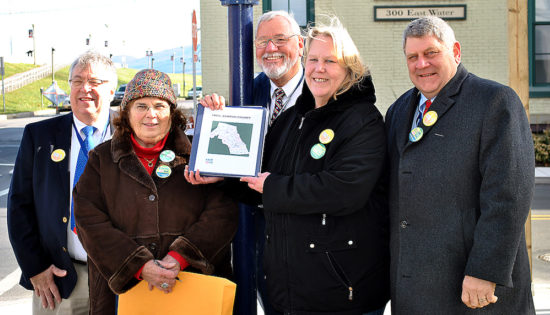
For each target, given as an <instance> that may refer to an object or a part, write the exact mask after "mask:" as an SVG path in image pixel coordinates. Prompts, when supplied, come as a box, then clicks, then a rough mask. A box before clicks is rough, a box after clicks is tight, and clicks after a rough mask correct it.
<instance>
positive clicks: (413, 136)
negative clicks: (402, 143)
mask: <svg viewBox="0 0 550 315" xmlns="http://www.w3.org/2000/svg"><path fill="white" fill-rule="evenodd" d="M422 135H424V130H422V128H420V127H416V128H414V129H413V130H411V133H409V140H411V142H416V141H418V140H420V139H421V138H422Z"/></svg>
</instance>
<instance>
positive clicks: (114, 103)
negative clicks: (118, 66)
mask: <svg viewBox="0 0 550 315" xmlns="http://www.w3.org/2000/svg"><path fill="white" fill-rule="evenodd" d="M124 91H126V84H123V85H121V86H119V88H118V90H116V92H115V96H114V97H113V100H112V101H111V106H118V105H120V102H122V98H123V97H124Z"/></svg>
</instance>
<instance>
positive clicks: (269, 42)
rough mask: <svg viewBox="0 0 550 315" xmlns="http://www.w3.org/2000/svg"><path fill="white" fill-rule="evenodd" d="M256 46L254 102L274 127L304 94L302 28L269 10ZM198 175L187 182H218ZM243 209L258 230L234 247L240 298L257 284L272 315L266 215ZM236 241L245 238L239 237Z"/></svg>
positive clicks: (212, 101) (215, 103)
mask: <svg viewBox="0 0 550 315" xmlns="http://www.w3.org/2000/svg"><path fill="white" fill-rule="evenodd" d="M254 45H255V46H256V62H258V65H259V66H260V68H261V69H262V71H263V72H262V73H260V74H259V75H258V76H257V77H256V78H255V79H254V89H253V92H252V93H253V95H252V98H253V102H252V103H253V104H254V105H260V106H263V107H266V108H268V109H269V120H270V125H271V123H272V122H273V121H274V120H275V119H276V118H277V116H278V115H279V114H280V113H282V112H283V111H285V110H287V109H288V108H290V107H292V106H294V103H295V102H296V99H297V98H298V96H300V95H301V94H302V87H303V84H304V70H303V67H302V63H301V61H300V58H301V57H302V55H303V52H304V40H303V38H302V36H301V35H300V26H299V25H298V23H297V22H296V20H295V19H294V18H293V17H292V16H290V15H289V14H288V13H287V12H285V11H270V12H266V13H264V14H263V15H262V16H261V17H260V18H259V20H258V26H257V28H256V38H255V40H254ZM201 104H202V105H203V106H205V107H209V108H212V109H220V108H222V107H223V106H224V105H225V99H224V97H223V96H220V95H217V94H212V95H206V96H205V97H204V98H203V99H202V100H201ZM198 173H199V172H197V174H193V172H189V173H188V176H187V178H188V181H189V182H190V183H192V184H204V183H209V182H212V181H215V180H216V179H213V178H212V177H210V178H204V177H200V174H198ZM240 208H241V211H245V212H249V213H252V214H253V217H254V224H255V229H256V231H255V238H254V239H250V238H246V240H245V243H244V244H238V245H236V244H235V243H234V244H233V250H234V253H235V252H237V255H235V256H234V260H233V265H234V268H235V278H236V282H237V290H238V291H237V299H240V298H244V299H246V298H248V296H250V295H252V296H253V295H254V294H255V292H256V285H257V287H258V290H259V293H260V301H261V302H262V306H263V307H264V311H265V313H266V314H270V313H271V308H270V307H269V306H268V303H266V302H267V301H266V300H265V297H266V294H265V284H264V281H263V272H262V269H263V268H262V257H261V256H262V253H263V242H264V227H265V221H264V216H263V212H262V211H261V210H259V209H258V208H257V207H251V206H248V205H245V204H241V206H240ZM241 213H242V212H241ZM239 233H244V232H243V231H242V228H241V227H239V231H238V232H237V234H239ZM235 239H242V238H241V237H239V235H237V237H235ZM239 251H248V252H249V253H251V254H247V255H244V256H246V261H240V259H235V258H238V257H242V256H243V255H239V254H238V252H239ZM250 266H252V267H250ZM251 269H255V270H251ZM254 278H256V281H254ZM254 282H256V283H254ZM243 296H244V297H243ZM251 303H252V302H251Z"/></svg>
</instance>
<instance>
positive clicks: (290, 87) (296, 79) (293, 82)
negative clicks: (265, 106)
mask: <svg viewBox="0 0 550 315" xmlns="http://www.w3.org/2000/svg"><path fill="white" fill-rule="evenodd" d="M298 62H299V61H298ZM303 73H304V69H303V67H302V65H301V64H300V68H299V69H298V72H296V74H295V75H294V76H293V77H292V79H290V80H288V82H287V83H286V84H285V85H283V86H282V87H281V88H282V89H283V91H285V97H289V96H290V95H291V94H292V92H293V91H294V90H295V89H296V86H297V85H298V84H299V83H300V79H302V75H303ZM269 83H270V84H271V90H270V93H269V95H270V96H271V98H272V99H273V93H275V89H276V88H278V86H277V85H275V83H273V81H271V80H269Z"/></svg>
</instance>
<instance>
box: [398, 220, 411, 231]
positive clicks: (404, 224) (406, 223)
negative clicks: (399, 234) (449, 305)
mask: <svg viewBox="0 0 550 315" xmlns="http://www.w3.org/2000/svg"><path fill="white" fill-rule="evenodd" d="M400 225H401V228H402V229H404V228H406V227H407V225H409V222H407V221H406V220H403V221H401V224H400Z"/></svg>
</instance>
